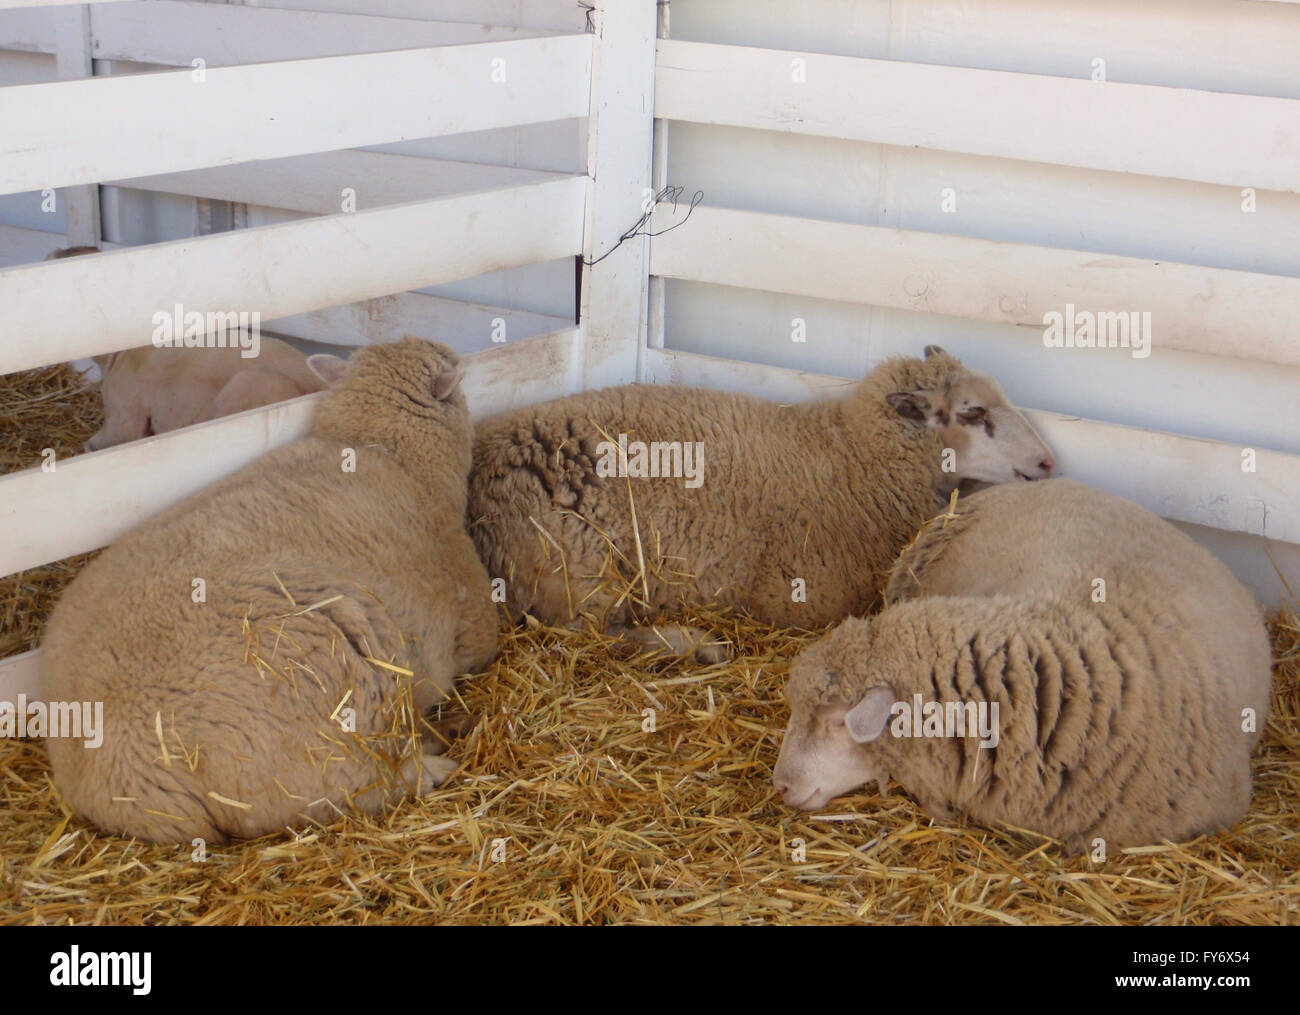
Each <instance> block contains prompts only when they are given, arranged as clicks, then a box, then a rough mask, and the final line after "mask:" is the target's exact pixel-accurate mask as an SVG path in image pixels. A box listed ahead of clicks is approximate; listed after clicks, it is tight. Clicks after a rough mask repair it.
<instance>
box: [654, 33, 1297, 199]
mask: <svg viewBox="0 0 1300 1015" xmlns="http://www.w3.org/2000/svg"><path fill="white" fill-rule="evenodd" d="M796 61H803V63H804V65H805V66H804V67H803V69H802V70H800V68H798V67H796V66H795V62H796ZM797 72H798V73H797ZM799 73H802V75H803V78H802V79H801V78H800V77H799V76H798V74H799ZM655 115H656V116H659V117H663V118H665V119H670V120H689V121H693V122H697V123H713V124H724V125H729V126H735V127H753V128H758V129H761V130H771V131H785V132H792V133H799V134H813V135H819V136H824V137H839V138H849V139H856V140H862V141H877V142H881V143H884V144H890V145H904V146H906V145H919V146H921V147H923V148H936V149H940V150H944V151H959V152H969V153H973V154H977V155H994V156H1001V157H1007V158H1015V159H1027V160H1030V161H1035V162H1052V163H1058V164H1061V165H1069V166H1080V167H1084V168H1089V169H1104V170H1110V171H1115V172H1127V173H1143V174H1147V175H1152V176H1169V177H1176V178H1180V179H1189V180H1200V181H1203V182H1208V183H1223V184H1235V185H1241V186H1255V187H1262V188H1269V189H1274V190H1290V191H1300V100H1296V99H1279V98H1272V97H1268V96H1256V95H1231V94H1225V93H1222V92H1203V91H1194V90H1191V89H1181V88H1162V87H1159V86H1154V85H1133V84H1120V83H1115V82H1106V83H1097V82H1094V81H1091V80H1078V79H1072V78H1060V77H1048V76H1045V75H1029V74H1016V73H1008V72H1005V71H988V70H972V69H969V68H964V67H939V66H933V65H929V64H916V63H906V62H903V61H899V60H873V59H856V58H852V57H841V56H827V55H824V54H815V53H796V52H792V51H787V50H768V49H751V48H746V47H738V46H717V45H710V44H706V43H698V42H682V41H679V40H661V41H660V43H659V58H658V74H657V75H656V80H655ZM1207 135H1209V136H1213V137H1214V138H1215V143H1214V144H1206V143H1205V138H1206V136H1207Z"/></svg>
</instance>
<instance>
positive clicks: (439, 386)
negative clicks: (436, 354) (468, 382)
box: [433, 369, 465, 402]
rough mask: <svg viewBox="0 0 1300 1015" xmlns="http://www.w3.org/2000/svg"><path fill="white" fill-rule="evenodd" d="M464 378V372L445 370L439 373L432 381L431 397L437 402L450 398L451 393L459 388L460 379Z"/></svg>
mask: <svg viewBox="0 0 1300 1015" xmlns="http://www.w3.org/2000/svg"><path fill="white" fill-rule="evenodd" d="M464 376H465V371H464V370H460V369H457V370H445V371H443V372H442V373H440V374H439V375H438V376H437V377H436V378H434V381H433V397H434V398H436V399H438V401H440V402H441V401H443V400H444V399H446V398H449V397H450V396H451V393H452V392H453V391H455V390H456V388H457V387H459V386H460V382H461V379H462V378H463V377H464Z"/></svg>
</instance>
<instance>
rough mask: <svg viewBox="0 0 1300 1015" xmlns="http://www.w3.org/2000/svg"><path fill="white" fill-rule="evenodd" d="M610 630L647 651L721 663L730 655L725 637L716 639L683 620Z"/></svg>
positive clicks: (704, 661)
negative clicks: (679, 622) (680, 621)
mask: <svg viewBox="0 0 1300 1015" xmlns="http://www.w3.org/2000/svg"><path fill="white" fill-rule="evenodd" d="M610 633H611V634H617V635H618V637H619V640H620V641H624V642H628V643H630V644H633V645H636V646H637V647H638V648H640V649H641V651H642V652H645V653H648V654H650V655H661V656H668V655H673V656H694V658H695V660H696V661H697V662H701V663H723V662H726V661H727V660H728V659H730V658H731V657H732V648H731V646H730V645H728V644H727V643H726V642H725V641H720V640H718V639H717V638H715V637H713V636H712V635H710V634H709V632H707V631H705V630H704V629H703V628H699V627H691V626H690V625H687V624H656V625H652V626H649V627H622V626H616V627H613V628H611V629H610Z"/></svg>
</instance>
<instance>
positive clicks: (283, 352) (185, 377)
mask: <svg viewBox="0 0 1300 1015" xmlns="http://www.w3.org/2000/svg"><path fill="white" fill-rule="evenodd" d="M259 345H260V348H259V350H258V354H257V355H256V356H253V357H245V356H244V355H243V353H244V350H243V349H241V348H240V346H239V345H238V344H235V345H228V346H225V347H213V348H194V349H188V348H170V347H164V348H157V347H155V346H152V345H148V346H144V347H143V348H138V349H127V350H126V351H125V352H115V353H109V354H108V355H107V356H96V357H95V362H96V363H98V364H99V368H100V371H101V375H102V380H101V381H100V387H99V390H100V394H101V395H102V397H103V399H104V425H103V427H102V428H100V430H99V431H98V432H97V433H95V434H94V435H93V436H92V437H91V438H90V440H89V441H87V442H86V450H87V451H99V450H101V449H103V448H109V447H112V446H113V445H115V444H123V443H125V442H127V441H134V440H140V439H141V438H142V437H150V436H153V435H154V434H161V433H167V432H168V431H169V430H178V429H180V428H181V427H183V426H192V425H193V424H195V423H203V422H205V421H207V420H210V419H220V418H221V417H222V416H230V415H233V414H234V413H236V412H243V411H244V410H246V409H256V408H259V407H261V406H263V405H270V404H272V403H273V402H282V401H285V400H287V399H290V398H297V397H299V396H300V395H310V394H312V393H313V392H316V391H320V390H322V388H323V387H324V385H323V384H322V382H321V381H320V380H319V378H317V377H316V376H315V375H314V374H313V373H312V372H311V371H310V370H309V369H308V367H307V357H306V356H305V355H303V354H302V353H301V352H299V351H298V350H297V349H295V348H294V347H293V346H291V345H289V344H288V343H287V342H282V341H280V340H279V339H277V338H270V337H267V336H263V337H261V338H260V339H259Z"/></svg>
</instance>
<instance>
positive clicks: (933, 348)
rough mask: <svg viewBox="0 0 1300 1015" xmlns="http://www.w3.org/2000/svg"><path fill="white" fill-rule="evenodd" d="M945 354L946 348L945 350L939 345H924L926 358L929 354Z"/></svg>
mask: <svg viewBox="0 0 1300 1015" xmlns="http://www.w3.org/2000/svg"><path fill="white" fill-rule="evenodd" d="M947 354H948V353H947V350H945V349H944V348H943V346H940V345H927V346H926V347H925V358H926V359H929V358H930V357H931V356H946V355H947Z"/></svg>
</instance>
